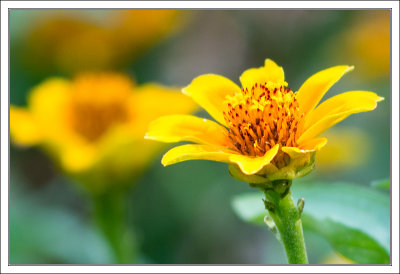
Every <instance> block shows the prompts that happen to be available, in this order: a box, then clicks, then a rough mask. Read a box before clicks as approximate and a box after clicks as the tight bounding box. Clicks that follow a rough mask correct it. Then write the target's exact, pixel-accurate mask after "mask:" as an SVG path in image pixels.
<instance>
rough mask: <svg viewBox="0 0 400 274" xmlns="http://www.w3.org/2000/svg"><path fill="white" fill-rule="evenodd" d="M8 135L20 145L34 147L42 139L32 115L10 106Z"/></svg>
mask: <svg viewBox="0 0 400 274" xmlns="http://www.w3.org/2000/svg"><path fill="white" fill-rule="evenodd" d="M10 135H11V139H12V140H13V142H15V143H17V144H20V145H28V146H30V145H35V144H37V143H39V142H40V141H41V140H42V138H43V135H42V132H41V130H40V127H39V126H38V124H37V122H36V121H35V119H34V117H33V116H32V114H31V113H30V112H28V111H26V110H24V109H22V108H19V107H15V106H10Z"/></svg>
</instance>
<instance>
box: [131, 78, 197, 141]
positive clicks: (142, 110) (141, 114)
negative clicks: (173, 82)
mask: <svg viewBox="0 0 400 274" xmlns="http://www.w3.org/2000/svg"><path fill="white" fill-rule="evenodd" d="M128 104H129V105H130V106H129V109H131V110H132V111H133V113H132V115H133V119H132V122H133V123H134V128H135V130H136V131H137V132H139V134H141V136H142V137H143V135H144V134H145V133H146V131H147V128H148V126H149V124H150V122H152V121H153V120H155V119H157V118H159V117H161V116H165V115H171V114H190V113H192V112H194V111H195V110H196V109H197V105H196V104H195V102H193V100H192V99H190V98H188V97H187V96H185V95H183V94H182V93H181V92H180V88H167V87H163V86H161V85H157V84H152V83H150V84H145V85H142V86H139V87H137V88H136V89H135V92H134V93H133V95H132V98H131V99H130V101H129V102H128Z"/></svg>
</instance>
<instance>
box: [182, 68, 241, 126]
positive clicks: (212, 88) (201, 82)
mask: <svg viewBox="0 0 400 274" xmlns="http://www.w3.org/2000/svg"><path fill="white" fill-rule="evenodd" d="M182 92H183V93H184V94H186V95H188V96H190V97H192V98H193V100H194V101H195V102H196V103H197V104H199V105H200V106H201V107H202V108H204V109H205V110H206V111H207V112H208V113H209V114H210V115H211V116H212V117H213V118H214V119H215V120H216V121H218V122H219V123H221V124H223V125H225V120H224V115H223V113H222V112H223V110H224V101H225V97H226V96H227V95H233V94H235V93H236V92H240V87H238V86H237V85H236V84H235V83H234V82H232V81H231V80H229V79H227V78H225V77H223V76H220V75H215V74H205V75H201V76H199V77H196V78H195V79H194V80H193V81H192V83H190V85H188V86H187V87H185V88H184V89H182Z"/></svg>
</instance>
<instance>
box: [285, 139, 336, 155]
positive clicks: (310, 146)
mask: <svg viewBox="0 0 400 274" xmlns="http://www.w3.org/2000/svg"><path fill="white" fill-rule="evenodd" d="M327 142H328V140H327V139H326V138H315V139H312V140H309V141H307V142H304V143H303V144H301V145H300V146H299V147H282V151H283V152H285V153H287V154H289V156H290V158H292V159H295V158H298V157H301V156H303V155H304V154H306V153H310V152H313V151H317V150H320V149H321V148H322V147H323V146H325V145H326V143H327Z"/></svg>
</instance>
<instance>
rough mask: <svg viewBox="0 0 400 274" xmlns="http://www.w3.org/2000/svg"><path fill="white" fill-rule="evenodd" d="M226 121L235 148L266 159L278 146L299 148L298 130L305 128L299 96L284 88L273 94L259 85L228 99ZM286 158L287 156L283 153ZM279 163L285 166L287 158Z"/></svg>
mask: <svg viewBox="0 0 400 274" xmlns="http://www.w3.org/2000/svg"><path fill="white" fill-rule="evenodd" d="M225 102H226V106H227V107H226V110H225V111H224V118H225V121H226V124H227V125H228V127H229V137H230V139H231V140H232V147H233V148H234V149H235V150H238V151H239V152H240V153H242V154H244V155H249V156H263V155H264V154H265V153H266V152H267V151H268V150H269V149H271V147H273V146H274V145H276V144H280V145H281V146H294V147H295V146H297V143H296V139H297V137H298V136H296V134H297V128H298V127H299V126H301V125H302V124H303V120H304V119H303V118H304V114H303V113H301V111H300V109H299V104H298V102H297V100H296V98H295V94H294V93H293V92H292V90H291V89H288V88H286V87H284V86H281V87H274V88H273V89H272V90H270V89H269V88H268V87H267V84H265V85H264V84H259V83H256V84H255V85H254V86H253V87H252V88H251V89H250V91H249V90H248V89H245V90H243V89H242V90H241V92H238V93H236V94H235V95H234V96H232V97H227V98H226V101H225ZM280 154H281V155H282V157H284V155H285V154H284V153H280ZM282 157H279V158H280V159H279V161H278V160H276V161H275V163H276V164H278V165H283V164H284V163H286V162H287V161H288V160H287V157H286V158H282Z"/></svg>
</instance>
